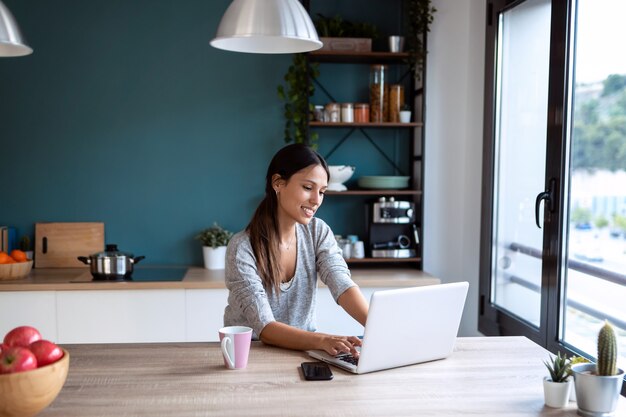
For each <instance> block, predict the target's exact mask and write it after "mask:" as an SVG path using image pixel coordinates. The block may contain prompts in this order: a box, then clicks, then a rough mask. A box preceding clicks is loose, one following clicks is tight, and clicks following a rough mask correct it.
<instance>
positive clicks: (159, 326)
mask: <svg viewBox="0 0 626 417" xmlns="http://www.w3.org/2000/svg"><path fill="white" fill-rule="evenodd" d="M57 323H58V341H59V342H60V343H142V342H182V341H185V290H183V289H176V290H166V289H163V290H130V291H118V290H94V291H58V293H57Z"/></svg>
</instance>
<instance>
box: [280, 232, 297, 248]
mask: <svg viewBox="0 0 626 417" xmlns="http://www.w3.org/2000/svg"><path fill="white" fill-rule="evenodd" d="M295 237H296V234H295V233H294V234H293V236H291V240H289V244H287V245H285V244H284V243H283V242H280V246H282V247H283V248H285V250H286V251H288V250H289V249H291V244H292V243H293V240H294V238H295Z"/></svg>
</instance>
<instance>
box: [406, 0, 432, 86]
mask: <svg viewBox="0 0 626 417" xmlns="http://www.w3.org/2000/svg"><path fill="white" fill-rule="evenodd" d="M407 8H408V10H407V15H408V24H409V30H408V36H407V52H408V53H409V59H408V61H409V65H410V67H411V71H412V72H413V73H414V74H416V77H417V79H418V80H419V79H420V78H421V74H422V71H423V69H424V61H425V59H426V54H427V52H428V51H427V49H426V45H425V44H424V35H425V34H426V33H427V32H430V24H431V23H433V19H434V14H435V12H437V9H435V8H434V7H432V5H431V0H409V1H408V2H407Z"/></svg>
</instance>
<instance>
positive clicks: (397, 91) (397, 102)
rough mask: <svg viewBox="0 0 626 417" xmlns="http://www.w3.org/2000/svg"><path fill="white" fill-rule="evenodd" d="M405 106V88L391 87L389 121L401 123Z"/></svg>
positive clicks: (396, 85) (397, 85)
mask: <svg viewBox="0 0 626 417" xmlns="http://www.w3.org/2000/svg"><path fill="white" fill-rule="evenodd" d="M403 106H404V87H403V86H402V85H400V84H392V85H390V86H389V121H390V122H394V123H398V122H399V121H400V110H402V107H403Z"/></svg>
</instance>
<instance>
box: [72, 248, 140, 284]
mask: <svg viewBox="0 0 626 417" xmlns="http://www.w3.org/2000/svg"><path fill="white" fill-rule="evenodd" d="M144 258H145V256H133V254H132V253H127V252H121V251H119V250H117V245H113V244H109V245H106V248H105V250H104V252H98V253H94V254H93V255H89V256H79V257H78V260H79V261H81V262H82V263H84V264H85V265H89V267H90V270H91V275H93V277H94V278H95V279H102V280H121V279H130V278H131V275H132V273H133V265H134V264H136V263H138V262H139V261H141V260H142V259H144Z"/></svg>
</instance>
